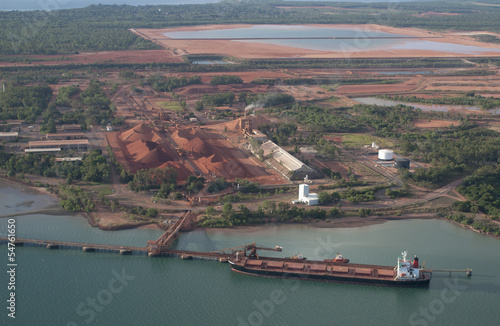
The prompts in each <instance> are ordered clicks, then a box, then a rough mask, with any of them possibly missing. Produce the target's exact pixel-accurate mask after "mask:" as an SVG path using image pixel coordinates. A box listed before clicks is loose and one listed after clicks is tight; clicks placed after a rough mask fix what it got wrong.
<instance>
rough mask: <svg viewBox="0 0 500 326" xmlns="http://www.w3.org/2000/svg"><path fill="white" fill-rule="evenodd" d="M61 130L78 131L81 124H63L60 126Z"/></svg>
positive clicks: (80, 128)
mask: <svg viewBox="0 0 500 326" xmlns="http://www.w3.org/2000/svg"><path fill="white" fill-rule="evenodd" d="M60 131H61V132H80V131H82V126H80V125H78V124H65V125H62V126H61V128H60Z"/></svg>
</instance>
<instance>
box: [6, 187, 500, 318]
mask: <svg viewBox="0 0 500 326" xmlns="http://www.w3.org/2000/svg"><path fill="white" fill-rule="evenodd" d="M19 191H20V190H19V188H18V187H17V186H12V185H7V186H5V185H4V187H0V208H2V205H4V206H5V205H6V204H7V203H5V202H4V198H6V194H7V193H16V192H19ZM22 194H23V196H16V198H18V201H19V202H26V201H29V200H34V201H35V202H36V200H48V198H47V196H40V195H36V194H32V193H26V192H23V193H22ZM48 201H49V202H50V200H48ZM12 204H13V203H12V202H11V201H10V202H9V204H7V205H8V206H12ZM29 209H30V208H28V210H29ZM81 222H82V220H81V219H80V218H78V217H76V216H56V217H54V216H44V215H39V216H33V215H29V216H19V217H16V226H17V232H18V236H25V235H29V236H30V237H35V236H36V235H39V238H48V237H56V235H57V237H59V238H61V239H67V237H73V236H74V235H76V234H80V236H81V237H82V238H80V240H79V241H83V237H85V238H87V239H89V240H90V241H96V240H97V239H98V238H99V239H101V240H102V241H101V242H102V243H106V242H107V241H108V240H109V241H112V242H113V243H119V241H121V243H123V244H138V243H142V244H145V242H146V241H147V240H150V239H154V238H155V237H156V236H157V234H158V233H159V231H154V230H153V231H152V230H129V232H105V233H102V232H103V231H100V230H97V229H94V228H91V227H89V226H88V225H86V224H85V223H81ZM6 225H7V220H6V219H0V234H1V235H5V234H6ZM58 225H59V226H58ZM47 226H50V227H47ZM54 229H55V230H56V231H54ZM155 232H156V234H155ZM55 233H57V234H55ZM82 235H84V236H82ZM90 241H89V242H90ZM252 241H257V243H258V244H261V245H263V246H275V245H281V246H283V251H284V252H283V253H281V254H280V255H293V254H297V253H302V254H303V255H304V256H306V257H308V258H309V259H324V258H328V257H331V256H332V255H335V254H336V252H337V251H338V250H341V252H342V254H343V255H344V256H345V257H347V258H350V259H351V261H353V262H361V263H373V264H388V265H394V264H395V260H396V257H397V256H398V255H399V254H400V252H401V251H402V250H408V251H409V254H410V255H413V254H418V255H419V256H420V259H421V261H425V262H426V265H427V267H429V268H472V269H473V276H472V277H471V278H469V279H468V278H466V277H465V275H463V274H462V273H460V274H457V275H454V276H452V277H451V278H450V277H448V275H447V274H441V275H440V274H437V273H435V274H434V276H433V279H432V281H431V285H430V287H429V289H404V288H403V289H398V288H385V287H374V286H364V285H349V284H335V283H325V282H311V281H291V280H281V279H266V278H259V277H253V276H246V275H241V274H237V273H234V272H231V271H230V268H229V265H227V264H222V263H218V262H213V261H201V260H192V261H183V260H180V259H175V258H150V257H147V256H139V255H137V256H135V255H133V256H120V255H117V254H108V253H83V252H81V251H78V250H48V249H44V248H34V247H19V248H17V249H16V253H17V263H18V267H17V268H18V269H17V275H16V285H17V288H16V297H17V305H16V307H17V311H16V319H15V320H11V319H10V318H7V316H6V309H5V308H3V309H2V311H3V312H2V316H1V317H0V318H1V321H0V325H68V326H69V325H400V324H410V325H496V324H497V321H498V318H499V317H500V310H499V309H498V307H499V306H500V278H499V276H500V275H499V271H500V241H498V240H496V239H492V238H488V237H485V236H481V235H480V234H477V233H475V232H471V231H468V230H464V229H462V228H461V227H459V226H456V225H454V224H451V223H448V222H446V221H441V220H411V221H392V222H387V223H385V224H379V225H372V226H366V227H360V228H343V229H319V228H314V227H308V226H295V225H288V226H285V225H283V226H272V225H271V226H268V227H266V228H248V229H244V230H238V231H228V230H208V231H195V232H190V233H187V234H183V235H182V237H181V238H180V240H179V241H178V243H177V247H178V248H181V249H189V250H213V249H220V248H227V247H232V246H237V245H241V244H245V243H249V242H252ZM271 253H272V252H271ZM6 258H7V249H6V246H4V245H2V246H0V259H1V260H2V261H3V262H4V263H3V264H2V266H4V267H3V268H4V269H7V267H6ZM0 275H2V276H1V277H0V288H2V291H1V293H2V301H3V302H4V304H5V302H6V301H5V300H7V294H6V293H7V291H6V284H7V283H8V279H7V276H6V273H4V272H3V273H0ZM450 288H451V289H452V290H453V291H452V290H449V289H450ZM92 302H94V303H92Z"/></svg>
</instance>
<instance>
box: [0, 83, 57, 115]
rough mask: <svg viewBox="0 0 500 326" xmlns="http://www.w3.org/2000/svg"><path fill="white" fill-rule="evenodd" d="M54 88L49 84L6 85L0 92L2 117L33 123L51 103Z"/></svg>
mask: <svg viewBox="0 0 500 326" xmlns="http://www.w3.org/2000/svg"><path fill="white" fill-rule="evenodd" d="M51 97H52V89H51V88H50V87H49V86H23V87H17V86H14V85H12V84H7V85H5V92H0V119H1V120H8V119H19V120H25V121H26V122H27V123H29V124H32V123H34V122H35V120H36V119H37V118H38V117H40V116H41V115H42V114H43V113H44V112H45V110H46V109H47V107H48V105H49V101H50V98H51Z"/></svg>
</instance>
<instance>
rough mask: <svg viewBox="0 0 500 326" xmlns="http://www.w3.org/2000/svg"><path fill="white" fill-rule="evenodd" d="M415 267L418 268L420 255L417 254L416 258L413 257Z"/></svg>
mask: <svg viewBox="0 0 500 326" xmlns="http://www.w3.org/2000/svg"><path fill="white" fill-rule="evenodd" d="M413 268H418V257H417V255H415V258H413Z"/></svg>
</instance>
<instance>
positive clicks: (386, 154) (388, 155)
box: [378, 149, 394, 161]
mask: <svg viewBox="0 0 500 326" xmlns="http://www.w3.org/2000/svg"><path fill="white" fill-rule="evenodd" d="M378 159H379V160H382V161H391V160H392V159H394V151H393V150H391V149H381V150H379V151H378Z"/></svg>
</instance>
